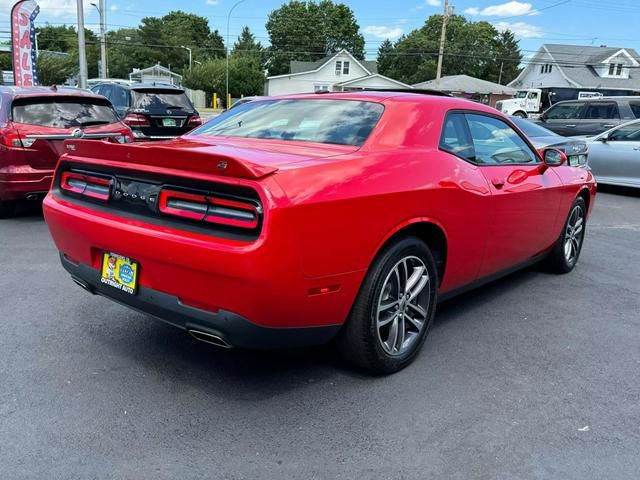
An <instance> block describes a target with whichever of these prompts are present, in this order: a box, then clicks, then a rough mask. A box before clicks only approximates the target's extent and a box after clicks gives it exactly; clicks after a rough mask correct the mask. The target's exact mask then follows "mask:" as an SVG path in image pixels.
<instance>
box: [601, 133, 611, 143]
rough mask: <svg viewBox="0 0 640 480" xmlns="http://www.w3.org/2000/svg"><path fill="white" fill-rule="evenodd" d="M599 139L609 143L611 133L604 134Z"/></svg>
mask: <svg viewBox="0 0 640 480" xmlns="http://www.w3.org/2000/svg"><path fill="white" fill-rule="evenodd" d="M598 140H600V141H601V142H602V143H607V142H608V141H609V140H610V139H609V135H603V136H601V137H600V138H599V139H598Z"/></svg>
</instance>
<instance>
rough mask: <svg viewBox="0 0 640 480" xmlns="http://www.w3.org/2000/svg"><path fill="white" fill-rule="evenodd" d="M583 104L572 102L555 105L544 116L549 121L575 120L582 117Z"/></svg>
mask: <svg viewBox="0 0 640 480" xmlns="http://www.w3.org/2000/svg"><path fill="white" fill-rule="evenodd" d="M583 110H584V103H583V102H570V103H561V104H559V105H554V106H553V107H551V108H550V109H549V110H547V111H546V112H545V114H544V117H545V118H546V119H547V120H575V119H578V118H580V117H581V115H582V111H583Z"/></svg>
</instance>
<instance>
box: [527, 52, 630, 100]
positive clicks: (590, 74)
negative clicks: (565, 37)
mask: <svg viewBox="0 0 640 480" xmlns="http://www.w3.org/2000/svg"><path fill="white" fill-rule="evenodd" d="M544 50H546V51H547V52H548V54H549V55H551V57H552V58H553V60H554V61H555V63H556V64H557V65H558V67H560V69H561V70H562V72H563V73H564V75H565V76H566V77H567V79H568V80H569V81H571V82H573V83H575V84H577V86H579V87H583V88H635V89H638V88H639V87H640V70H638V69H635V68H634V69H631V72H630V73H629V78H603V77H600V76H599V75H598V73H597V72H596V70H595V69H594V66H598V65H600V64H602V63H603V62H604V61H605V60H607V59H608V58H609V57H611V56H613V55H615V54H616V53H618V52H620V51H621V50H625V51H626V52H627V53H628V54H629V55H630V56H631V57H632V58H633V59H634V60H635V61H636V62H638V63H640V55H638V52H636V51H635V50H634V49H632V48H622V47H604V46H602V47H593V46H585V45H560V44H554V43H549V44H545V45H542V47H541V53H542V52H543V51H544ZM535 67H536V65H534V68H535Z"/></svg>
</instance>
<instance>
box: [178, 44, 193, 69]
mask: <svg viewBox="0 0 640 480" xmlns="http://www.w3.org/2000/svg"><path fill="white" fill-rule="evenodd" d="M180 48H184V49H185V50H188V51H189V70H191V49H190V48H189V47H185V46H184V45H180Z"/></svg>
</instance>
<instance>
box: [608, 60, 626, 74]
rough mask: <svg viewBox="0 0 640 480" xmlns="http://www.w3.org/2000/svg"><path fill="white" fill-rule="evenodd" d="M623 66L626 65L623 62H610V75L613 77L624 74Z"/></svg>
mask: <svg viewBox="0 0 640 480" xmlns="http://www.w3.org/2000/svg"><path fill="white" fill-rule="evenodd" d="M622 67H624V65H623V64H622V63H610V64H609V76H611V77H620V76H622Z"/></svg>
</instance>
